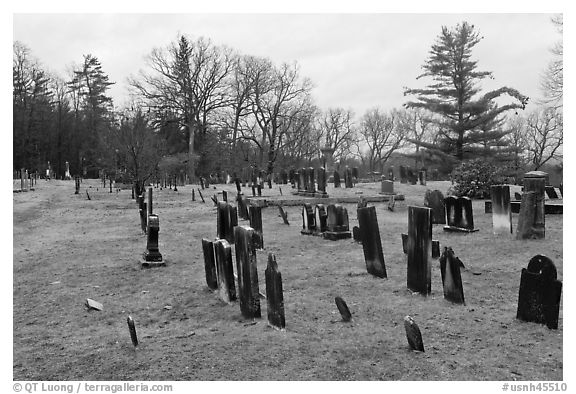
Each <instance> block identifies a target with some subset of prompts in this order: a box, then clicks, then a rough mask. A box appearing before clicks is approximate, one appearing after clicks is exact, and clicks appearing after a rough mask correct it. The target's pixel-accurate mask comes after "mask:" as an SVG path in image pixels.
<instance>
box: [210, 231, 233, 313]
mask: <svg viewBox="0 0 576 394" xmlns="http://www.w3.org/2000/svg"><path fill="white" fill-rule="evenodd" d="M213 244H214V256H215V258H216V273H217V276H218V281H217V283H218V295H219V297H220V299H221V300H222V301H224V302H226V303H230V302H232V301H234V300H236V285H235V282H234V268H233V266H232V248H231V247H230V243H228V241H226V240H225V239H219V240H216V241H214V243H213ZM202 246H204V240H202ZM206 269H207V270H208V268H206ZM206 272H208V271H206ZM206 278H208V274H206Z"/></svg>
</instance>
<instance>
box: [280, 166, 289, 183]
mask: <svg viewBox="0 0 576 394" xmlns="http://www.w3.org/2000/svg"><path fill="white" fill-rule="evenodd" d="M280 183H282V184H283V185H287V184H288V173H287V172H286V170H284V169H282V170H280Z"/></svg>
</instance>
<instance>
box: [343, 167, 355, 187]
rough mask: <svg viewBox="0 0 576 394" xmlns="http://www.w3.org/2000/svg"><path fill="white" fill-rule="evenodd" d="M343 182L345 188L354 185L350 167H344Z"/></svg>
mask: <svg viewBox="0 0 576 394" xmlns="http://www.w3.org/2000/svg"><path fill="white" fill-rule="evenodd" d="M344 184H345V186H346V188H347V189H350V188H352V187H354V184H353V182H352V169H350V167H346V169H345V170H344Z"/></svg>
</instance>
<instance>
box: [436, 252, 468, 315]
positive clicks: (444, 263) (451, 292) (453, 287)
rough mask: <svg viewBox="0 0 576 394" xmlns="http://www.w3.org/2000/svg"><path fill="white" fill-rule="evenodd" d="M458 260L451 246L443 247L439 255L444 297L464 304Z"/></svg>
mask: <svg viewBox="0 0 576 394" xmlns="http://www.w3.org/2000/svg"><path fill="white" fill-rule="evenodd" d="M459 261H460V260H459V259H458V258H457V257H456V256H454V251H453V250H452V248H444V252H443V253H442V256H441V257H440V273H441V274H442V286H443V287H444V298H445V299H447V300H448V301H452V302H454V303H455V304H465V302H464V289H463V288H462V277H461V276H460V264H459Z"/></svg>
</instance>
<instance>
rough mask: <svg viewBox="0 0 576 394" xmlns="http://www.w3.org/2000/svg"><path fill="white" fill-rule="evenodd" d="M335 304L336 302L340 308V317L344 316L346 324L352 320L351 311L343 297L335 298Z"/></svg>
mask: <svg viewBox="0 0 576 394" xmlns="http://www.w3.org/2000/svg"><path fill="white" fill-rule="evenodd" d="M334 302H336V307H337V308H338V312H340V316H342V320H343V321H346V322H348V321H350V320H352V314H351V313H350V309H348V305H346V302H345V301H344V300H343V299H342V297H336V298H334Z"/></svg>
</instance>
